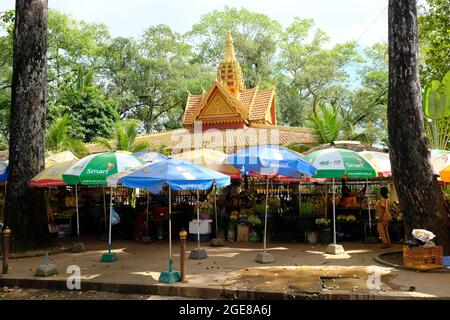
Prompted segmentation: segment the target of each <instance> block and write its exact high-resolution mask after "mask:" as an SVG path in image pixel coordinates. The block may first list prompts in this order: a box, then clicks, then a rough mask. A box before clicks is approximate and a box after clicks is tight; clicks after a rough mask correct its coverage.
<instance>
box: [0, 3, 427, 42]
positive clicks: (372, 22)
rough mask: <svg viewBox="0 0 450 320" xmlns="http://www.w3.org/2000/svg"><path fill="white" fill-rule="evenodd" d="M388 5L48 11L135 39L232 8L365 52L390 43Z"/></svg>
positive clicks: (88, 6)
mask: <svg viewBox="0 0 450 320" xmlns="http://www.w3.org/2000/svg"><path fill="white" fill-rule="evenodd" d="M423 2H424V0H419V3H423ZM14 3H15V1H14V0H0V11H1V10H4V9H13V8H14ZM387 4H388V0H49V7H50V8H53V9H57V10H59V11H62V12H64V13H68V14H70V15H72V16H73V17H75V18H78V19H82V20H85V21H87V22H97V23H104V24H106V25H107V26H108V27H109V30H110V33H111V35H112V36H126V37H134V38H137V37H139V36H140V35H141V33H142V31H143V30H144V29H146V28H147V27H149V26H151V25H156V24H166V25H168V26H170V27H171V28H172V29H174V30H175V31H178V32H180V33H184V32H187V31H189V30H190V28H191V26H192V25H193V24H195V23H196V22H198V21H199V20H200V18H201V16H202V15H203V14H205V13H208V12H211V11H213V10H222V9H223V8H224V6H225V5H228V6H230V7H235V8H241V7H244V8H246V9H248V10H250V11H254V12H259V13H264V14H266V15H268V16H270V17H271V18H272V19H274V20H277V21H279V22H280V23H281V25H282V26H283V27H287V26H289V25H290V24H291V23H292V22H293V20H294V17H300V18H312V19H314V21H315V23H316V26H317V27H319V28H321V29H322V30H324V31H325V32H326V33H327V34H328V35H329V36H330V38H331V41H332V43H341V42H345V41H350V40H357V41H358V43H359V44H360V45H361V46H368V45H371V44H373V43H376V42H381V41H387Z"/></svg>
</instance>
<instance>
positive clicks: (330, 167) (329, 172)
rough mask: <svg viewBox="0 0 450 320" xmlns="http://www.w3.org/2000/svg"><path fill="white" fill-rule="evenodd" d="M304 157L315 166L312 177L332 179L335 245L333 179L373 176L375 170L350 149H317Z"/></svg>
mask: <svg viewBox="0 0 450 320" xmlns="http://www.w3.org/2000/svg"><path fill="white" fill-rule="evenodd" d="M305 158H306V159H307V160H308V161H309V162H311V164H312V165H313V166H315V167H316V168H317V174H316V175H315V176H314V177H313V178H330V179H333V227H334V234H333V243H334V245H336V202H335V192H336V188H335V179H341V178H344V177H348V178H350V179H352V178H365V179H368V178H375V177H376V176H377V172H376V170H375V168H374V167H373V166H372V165H371V164H370V163H369V162H368V161H367V160H366V159H365V158H363V157H362V156H361V155H359V154H358V153H356V152H354V151H351V150H345V149H339V148H330V149H324V150H317V151H314V152H311V153H310V154H308V155H306V157H305Z"/></svg>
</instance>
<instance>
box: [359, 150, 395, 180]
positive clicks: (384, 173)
mask: <svg viewBox="0 0 450 320" xmlns="http://www.w3.org/2000/svg"><path fill="white" fill-rule="evenodd" d="M359 155H361V156H362V157H364V158H365V159H366V160H367V161H368V162H369V163H370V164H371V165H372V167H374V169H375V170H376V172H377V175H378V177H382V178H388V177H391V176H392V171H391V161H390V159H389V154H387V153H382V152H376V151H362V152H359Z"/></svg>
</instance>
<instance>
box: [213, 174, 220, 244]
mask: <svg viewBox="0 0 450 320" xmlns="http://www.w3.org/2000/svg"><path fill="white" fill-rule="evenodd" d="M214 215H215V216H216V238H217V239H218V238H219V223H218V221H217V185H216V183H215V182H214Z"/></svg>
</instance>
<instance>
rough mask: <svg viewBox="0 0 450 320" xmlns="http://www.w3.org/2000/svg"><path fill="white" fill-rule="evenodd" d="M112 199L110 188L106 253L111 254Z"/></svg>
mask: <svg viewBox="0 0 450 320" xmlns="http://www.w3.org/2000/svg"><path fill="white" fill-rule="evenodd" d="M112 197H113V188H112V187H111V196H110V197H109V236H108V238H109V240H108V252H109V254H111V228H112V221H111V220H112Z"/></svg>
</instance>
